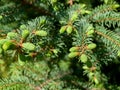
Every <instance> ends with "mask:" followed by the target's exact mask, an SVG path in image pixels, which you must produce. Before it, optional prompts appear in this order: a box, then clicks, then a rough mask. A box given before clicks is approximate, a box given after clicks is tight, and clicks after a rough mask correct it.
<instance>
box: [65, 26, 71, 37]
mask: <svg viewBox="0 0 120 90" xmlns="http://www.w3.org/2000/svg"><path fill="white" fill-rule="evenodd" d="M72 29H73V28H72V26H68V27H67V30H66V31H67V34H68V35H69V34H71V33H72Z"/></svg>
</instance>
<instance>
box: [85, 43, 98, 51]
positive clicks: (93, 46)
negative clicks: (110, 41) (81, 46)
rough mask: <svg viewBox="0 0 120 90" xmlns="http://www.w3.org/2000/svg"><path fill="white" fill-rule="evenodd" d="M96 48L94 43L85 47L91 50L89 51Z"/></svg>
mask: <svg viewBox="0 0 120 90" xmlns="http://www.w3.org/2000/svg"><path fill="white" fill-rule="evenodd" d="M96 46H97V45H96V44H95V43H91V44H89V45H88V46H87V48H88V49H90V50H91V49H94V48H96Z"/></svg>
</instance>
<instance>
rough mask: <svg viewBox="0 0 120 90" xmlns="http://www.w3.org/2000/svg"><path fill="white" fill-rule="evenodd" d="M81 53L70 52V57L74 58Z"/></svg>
mask: <svg viewBox="0 0 120 90" xmlns="http://www.w3.org/2000/svg"><path fill="white" fill-rule="evenodd" d="M79 54H80V53H79V52H71V53H69V55H68V57H69V58H74V57H76V56H78V55H79Z"/></svg>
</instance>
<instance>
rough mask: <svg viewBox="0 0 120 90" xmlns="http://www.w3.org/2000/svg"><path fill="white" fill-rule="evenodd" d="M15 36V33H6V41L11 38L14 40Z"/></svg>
mask: <svg viewBox="0 0 120 90" xmlns="http://www.w3.org/2000/svg"><path fill="white" fill-rule="evenodd" d="M16 36H17V33H15V32H9V33H7V38H8V39H12V38H14V39H15V38H16Z"/></svg>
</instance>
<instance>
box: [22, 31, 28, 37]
mask: <svg viewBox="0 0 120 90" xmlns="http://www.w3.org/2000/svg"><path fill="white" fill-rule="evenodd" d="M29 34H30V32H29V30H23V31H22V38H23V39H26V38H27V37H28V36H29Z"/></svg>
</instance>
